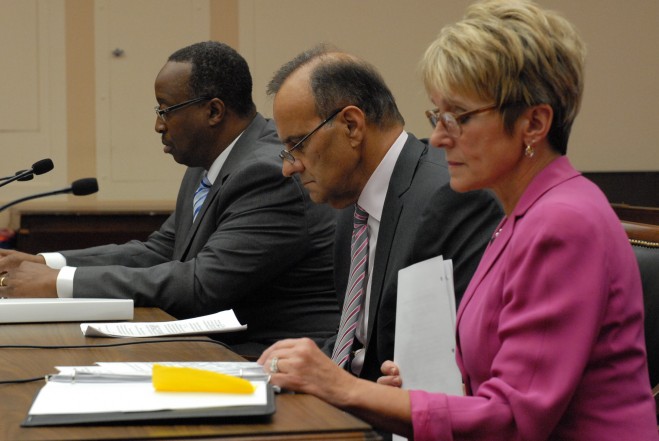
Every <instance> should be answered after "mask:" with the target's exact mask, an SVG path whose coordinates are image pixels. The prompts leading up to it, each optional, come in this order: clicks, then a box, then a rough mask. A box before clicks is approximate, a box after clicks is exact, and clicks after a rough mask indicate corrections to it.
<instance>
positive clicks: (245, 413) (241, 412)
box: [21, 383, 275, 427]
mask: <svg viewBox="0 0 659 441" xmlns="http://www.w3.org/2000/svg"><path fill="white" fill-rule="evenodd" d="M35 398H36V397H35ZM274 413H275V393H274V390H273V387H272V385H271V384H269V383H268V384H267V385H266V403H265V404H264V405H250V406H233V407H230V406H225V407H206V408H198V409H179V410H159V411H145V412H102V413H76V414H51V415H30V414H28V416H27V418H26V419H25V421H23V422H22V423H21V427H39V426H66V425H114V424H130V423H141V424H143V423H145V422H148V423H149V424H181V423H183V422H186V423H191V424H192V423H195V422H202V421H203V422H205V423H209V422H213V423H224V422H227V423H228V422H231V423H234V422H240V421H242V420H246V419H249V422H263V421H266V420H269V419H270V417H271V416H272V415H273V414H274Z"/></svg>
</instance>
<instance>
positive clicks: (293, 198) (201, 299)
mask: <svg viewBox="0 0 659 441" xmlns="http://www.w3.org/2000/svg"><path fill="white" fill-rule="evenodd" d="M218 199H219V200H218V201H216V202H217V203H215V204H214V205H213V206H211V207H209V209H208V211H207V212H206V213H205V216H204V218H203V220H202V222H203V223H204V225H203V228H206V229H211V230H212V231H211V232H210V234H209V235H208V239H207V241H206V243H205V244H204V245H203V247H201V249H200V251H199V252H198V253H197V254H196V255H195V256H194V257H192V258H190V259H189V260H185V261H178V260H171V259H170V258H169V257H170V256H171V251H170V248H171V246H172V241H173V234H174V232H173V231H174V228H173V225H174V220H175V219H174V218H171V219H170V220H168V221H167V222H166V224H165V225H164V226H163V228H162V229H161V230H160V231H159V232H157V233H155V234H154V235H152V237H151V238H149V241H147V243H146V244H143V245H142V244H139V243H138V244H130V245H128V246H127V247H124V248H123V249H122V250H121V253H120V254H121V255H125V253H126V252H128V254H132V256H128V257H127V259H128V260H127V261H121V266H119V265H113V266H95V267H94V266H92V267H88V266H85V267H81V268H78V270H77V271H76V275H75V279H74V297H94V296H98V295H100V296H102V297H114V298H134V299H135V302H136V305H137V306H154V305H155V306H159V307H161V308H163V309H165V310H166V311H168V312H170V313H171V314H173V315H175V316H176V317H177V318H185V317H190V316H198V315H205V314H209V313H211V312H215V311H219V310H223V309H227V308H234V307H235V306H236V305H239V304H243V305H244V304H246V303H247V302H250V301H254V298H253V296H252V294H254V293H255V292H256V291H258V290H259V289H261V288H264V287H266V286H267V285H268V284H269V283H272V281H273V279H274V278H275V276H277V275H280V274H282V273H284V272H286V271H287V270H288V269H289V268H290V267H292V266H293V265H295V264H296V263H297V262H298V261H299V260H300V258H301V256H304V254H305V253H306V252H307V250H308V247H309V240H310V239H309V228H310V226H309V225H308V224H307V221H308V219H307V218H306V216H305V203H304V197H303V193H302V188H301V187H300V185H299V183H298V181H296V180H294V179H291V178H284V177H283V176H282V175H281V169H280V166H278V165H277V164H275V163H274V162H272V161H251V162H248V163H246V164H245V166H244V167H243V168H241V169H240V170H239V171H237V172H235V173H233V174H232V175H230V176H229V177H228V178H227V179H226V180H225V182H223V183H222V188H221V189H220V193H219V194H218ZM211 210H214V212H213V213H210V211H211ZM200 228H201V227H200ZM99 259H101V258H99ZM142 259H144V260H143V262H145V263H142V264H141V265H139V266H141V267H139V268H135V267H129V266H128V265H127V264H126V263H125V262H129V263H130V262H131V261H132V260H135V261H142ZM152 263H155V265H151V266H149V264H152ZM263 291H264V292H265V291H267V290H266V289H263Z"/></svg>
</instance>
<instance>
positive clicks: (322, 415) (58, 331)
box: [0, 308, 379, 441]
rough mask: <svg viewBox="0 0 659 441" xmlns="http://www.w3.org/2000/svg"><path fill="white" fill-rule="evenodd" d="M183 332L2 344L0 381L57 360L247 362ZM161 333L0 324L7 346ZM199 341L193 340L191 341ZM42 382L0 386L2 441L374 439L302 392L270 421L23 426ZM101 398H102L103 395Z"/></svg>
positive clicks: (160, 316)
mask: <svg viewBox="0 0 659 441" xmlns="http://www.w3.org/2000/svg"><path fill="white" fill-rule="evenodd" d="M171 319H172V318H171V317H170V316H169V315H167V314H166V313H164V312H162V311H160V310H158V309H153V308H136V309H135V321H166V320H171ZM200 339H201V340H208V341H211V340H210V339H206V338H205V337H201V338H200V337H186V338H184V340H186V341H183V342H181V341H177V342H167V343H153V344H140V345H132V346H119V347H107V348H103V347H96V348H94V347H91V348H81V349H14V348H4V347H2V348H0V381H5V380H14V379H23V378H32V377H41V376H45V375H47V374H51V373H54V372H55V369H54V366H76V365H82V366H86V365H92V364H94V363H95V362H98V361H243V359H242V358H241V357H240V356H238V355H236V354H235V353H233V352H231V351H230V350H228V349H226V348H224V347H221V346H219V345H216V344H212V343H206V342H203V341H197V340H200ZM153 340H163V339H121V340H119V339H107V338H88V337H84V336H83V335H82V333H81V331H80V326H79V323H40V324H1V325H0V346H3V345H42V346H58V345H69V346H70V345H92V346H98V345H103V344H108V343H114V342H120V341H122V342H123V341H153ZM191 340H194V341H191ZM43 384H44V382H43V381H37V382H30V383H23V384H0V439H2V440H12V441H13V440H62V439H66V440H118V439H131V440H135V439H172V438H176V439H193V438H194V439H197V438H205V439H240V440H278V439H292V440H328V439H342V440H374V439H379V437H378V435H377V434H376V432H375V431H373V430H372V428H371V427H370V426H369V425H368V424H366V423H364V422H363V421H361V420H359V419H357V418H355V417H353V416H351V415H350V414H347V413H345V412H343V411H341V410H338V409H336V408H335V407H333V406H330V405H328V404H326V403H324V402H322V401H321V400H319V399H317V398H315V397H313V396H310V395H304V394H281V395H277V397H276V408H277V410H276V412H275V414H274V415H273V417H272V419H271V420H270V421H267V422H255V423H240V424H237V423H222V422H221V421H218V422H217V423H207V424H190V425H185V424H160V425H143V424H133V425H131V424H121V425H105V426H104V425H92V426H61V427H30V428H23V427H20V424H21V422H22V421H23V420H24V419H25V417H26V415H27V412H28V410H29V408H30V405H31V403H32V400H33V398H34V396H35V394H36V393H37V391H38V390H39V389H40V388H41V387H42V386H43ZM99 399H102V397H99Z"/></svg>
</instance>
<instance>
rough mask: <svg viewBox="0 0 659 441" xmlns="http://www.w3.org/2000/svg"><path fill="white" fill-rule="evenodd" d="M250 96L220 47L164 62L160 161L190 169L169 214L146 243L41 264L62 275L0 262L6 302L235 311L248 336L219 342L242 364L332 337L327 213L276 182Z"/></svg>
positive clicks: (14, 258)
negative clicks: (274, 349) (37, 298)
mask: <svg viewBox="0 0 659 441" xmlns="http://www.w3.org/2000/svg"><path fill="white" fill-rule="evenodd" d="M251 92H252V80H251V76H250V72H249V68H248V66H247V63H246V62H245V60H244V59H243V58H242V57H241V56H240V55H239V54H238V53H237V52H236V51H234V50H233V49H231V48H230V47H228V46H226V45H224V44H221V43H216V42H205V43H198V44H194V45H191V46H189V47H186V48H183V49H181V50H179V51H177V52H175V53H174V54H172V55H171V56H170V58H169V60H168V61H167V63H166V64H165V65H164V67H163V68H162V70H161V71H160V73H159V74H158V76H157V78H156V81H155V94H156V99H157V101H158V104H159V106H158V107H156V113H157V116H156V125H155V129H156V132H158V133H159V134H160V135H161V136H162V142H163V144H164V151H165V153H169V154H171V155H172V156H173V157H174V160H176V162H178V163H180V164H183V165H186V166H187V167H188V169H187V171H186V173H185V176H184V178H183V181H182V183H181V187H180V190H179V194H178V198H177V203H176V211H175V212H174V213H173V214H172V215H171V216H170V217H169V219H167V220H166V221H165V223H164V224H163V225H162V227H161V228H160V230H159V231H156V232H154V233H153V234H151V236H150V237H149V238H148V239H147V240H146V241H145V242H138V241H132V242H129V243H126V244H123V245H106V246H100V247H94V248H89V249H84V250H78V251H66V252H63V253H61V254H60V255H59V256H58V255H55V256H52V255H49V254H46V255H45V259H46V261H47V262H48V263H49V264H50V265H52V266H53V267H55V268H60V267H62V266H63V265H62V264H61V263H60V264H55V263H51V262H52V261H53V260H60V261H63V263H64V264H65V265H67V266H66V267H64V269H62V270H55V269H50V268H48V267H47V266H46V265H36V264H30V262H25V263H23V264H22V265H20V266H18V267H16V263H17V262H18V261H19V260H21V259H27V260H31V261H33V262H41V263H43V261H44V256H41V255H39V256H29V255H20V254H13V255H11V254H10V255H9V256H8V257H5V258H4V259H2V260H0V270H3V271H9V273H8V274H7V277H6V278H5V284H6V285H8V287H2V288H0V290H2V291H3V295H6V296H32V297H33V296H34V295H35V294H37V295H43V296H56V295H59V296H60V297H63V296H69V297H70V296H73V297H110V298H132V299H134V300H135V304H136V305H137V306H157V307H160V308H162V309H164V310H165V311H167V312H169V313H170V314H172V315H174V316H175V317H177V318H179V319H182V318H188V317H194V316H201V315H206V314H210V313H213V312H217V311H221V310H225V309H233V310H234V312H235V314H236V316H237V318H238V319H239V320H240V322H241V323H244V324H247V330H246V331H241V332H237V333H232V334H222V335H221V336H220V338H221V339H222V340H223V341H225V342H227V343H229V344H231V345H233V347H234V349H235V350H236V351H237V352H239V353H241V354H244V355H258V354H259V353H260V351H261V350H263V349H264V348H265V347H266V345H267V344H270V343H272V342H274V341H277V340H279V339H281V338H287V337H302V336H308V337H311V338H312V339H314V340H316V341H320V340H322V339H324V338H327V337H329V336H330V335H331V334H333V333H334V332H335V329H336V325H337V321H338V317H339V311H338V307H337V305H336V298H335V293H334V288H333V280H332V242H333V235H334V225H335V212H334V210H332V209H331V208H329V207H322V206H318V205H316V204H314V203H312V202H311V200H310V199H309V196H308V194H307V192H306V191H304V188H303V186H302V185H301V183H300V181H299V178H297V177H295V178H286V177H284V176H282V174H281V159H280V158H279V157H278V153H279V151H280V150H281V147H282V146H281V143H280V142H279V140H278V138H277V133H276V130H275V127H274V124H273V122H272V121H268V120H266V119H264V118H263V117H262V116H261V115H260V114H258V113H257V112H256V109H255V106H254V103H253V101H252V96H251ZM202 178H203V179H204V180H205V181H204V184H205V185H204V188H202V191H201V193H202V194H203V193H206V196H205V200H203V201H202V200H198V199H199V196H198V193H197V192H198V191H199V190H198V187H199V186H200V183H201V182H202ZM200 188H201V187H200ZM193 210H194V213H193ZM194 216H196V217H194ZM72 267H77V268H72ZM56 288H57V291H56Z"/></svg>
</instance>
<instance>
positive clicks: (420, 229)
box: [323, 134, 503, 381]
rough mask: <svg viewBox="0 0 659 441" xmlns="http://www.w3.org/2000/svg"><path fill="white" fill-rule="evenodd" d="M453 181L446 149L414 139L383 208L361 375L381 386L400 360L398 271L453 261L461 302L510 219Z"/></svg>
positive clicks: (343, 224)
mask: <svg viewBox="0 0 659 441" xmlns="http://www.w3.org/2000/svg"><path fill="white" fill-rule="evenodd" d="M448 182H449V174H448V168H447V165H446V161H445V160H444V153H443V151H440V150H439V149H437V148H434V147H428V146H427V145H426V144H424V143H422V142H421V141H419V140H418V139H416V138H415V137H414V136H413V135H411V134H410V135H409V138H408V140H407V142H406V143H405V146H404V147H403V150H402V151H401V153H400V156H399V157H398V161H397V162H396V165H395V167H394V171H393V174H392V176H391V181H390V183H389V188H388V190H387V196H386V198H385V202H384V209H383V211H382V220H381V222H380V231H379V234H378V242H377V248H376V251H375V262H374V265H373V278H372V284H371V298H370V305H369V317H368V329H367V342H368V343H367V348H366V353H365V358H364V367H363V369H362V372H361V374H360V377H362V378H367V379H370V380H373V381H375V380H376V379H377V378H378V377H379V376H381V373H380V365H381V364H382V362H384V361H385V360H392V359H393V356H394V330H395V325H396V293H397V285H398V271H399V270H400V269H402V268H405V267H407V266H410V265H412V264H414V263H417V262H420V261H423V260H426V259H429V258H431V257H435V256H438V255H440V254H441V255H442V256H443V257H444V258H445V259H452V260H453V269H454V283H455V296H456V305H457V303H459V301H460V298H461V297H462V294H463V293H464V291H465V289H466V288H467V284H468V283H469V279H470V278H471V276H472V274H473V273H474V271H475V270H476V266H477V265H478V262H479V260H480V257H481V255H482V254H483V251H484V250H485V246H486V245H487V242H488V240H489V238H490V236H491V234H492V231H493V230H494V228H495V227H496V226H497V224H498V222H499V221H500V220H501V217H502V216H503V213H502V211H501V209H500V207H499V205H498V203H497V202H496V201H495V200H494V198H493V197H491V196H490V195H489V194H488V193H486V192H480V191H479V192H469V193H463V194H460V193H456V192H454V191H453V190H451V188H450V187H449V184H448ZM353 210H354V207H349V208H347V209H344V210H342V212H341V213H340V215H339V219H338V221H337V227H336V245H335V256H334V261H335V280H336V284H335V286H336V292H337V296H338V298H339V303H340V304H343V298H344V297H345V291H346V285H347V283H348V273H349V270H350V238H351V235H352V213H353ZM333 339H334V338H333ZM333 339H331V340H329V341H328V342H326V345H325V347H324V348H323V349H324V350H325V351H328V352H329V349H330V348H331V346H332V345H333V341H332V340H333ZM428 350H432V348H428Z"/></svg>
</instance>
